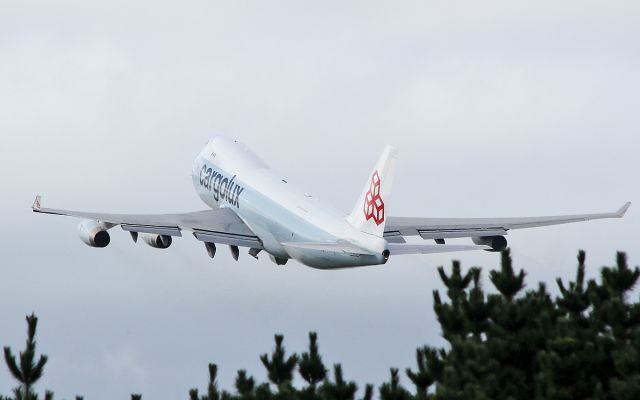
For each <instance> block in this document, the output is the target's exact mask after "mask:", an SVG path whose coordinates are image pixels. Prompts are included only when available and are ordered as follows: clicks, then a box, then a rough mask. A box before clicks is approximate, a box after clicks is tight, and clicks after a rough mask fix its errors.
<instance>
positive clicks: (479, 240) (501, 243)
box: [471, 236, 507, 251]
mask: <svg viewBox="0 0 640 400" xmlns="http://www.w3.org/2000/svg"><path fill="white" fill-rule="evenodd" d="M471 240H473V243H475V244H478V245H483V246H489V247H491V250H487V251H502V250H504V249H506V248H507V239H506V238H505V237H504V236H480V237H474V238H471Z"/></svg>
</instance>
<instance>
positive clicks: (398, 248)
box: [389, 243, 491, 256]
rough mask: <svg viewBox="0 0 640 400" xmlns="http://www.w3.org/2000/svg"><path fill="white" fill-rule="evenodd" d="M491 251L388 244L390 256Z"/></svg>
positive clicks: (447, 246) (469, 246)
mask: <svg viewBox="0 0 640 400" xmlns="http://www.w3.org/2000/svg"><path fill="white" fill-rule="evenodd" d="M469 250H491V247H489V246H471V245H457V244H395V243H389V252H390V253H391V256H394V255H401V254H433V253H449V252H453V251H469Z"/></svg>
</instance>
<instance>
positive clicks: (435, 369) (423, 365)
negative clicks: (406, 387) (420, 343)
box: [406, 346, 444, 400]
mask: <svg viewBox="0 0 640 400" xmlns="http://www.w3.org/2000/svg"><path fill="white" fill-rule="evenodd" d="M443 356H444V351H438V350H436V349H434V348H430V347H427V346H425V347H423V348H418V349H417V350H416V363H417V364H418V370H417V371H416V372H413V371H412V370H411V369H409V368H407V369H406V373H407V376H408V377H409V379H410V380H411V382H413V384H414V385H415V387H416V398H417V399H418V400H426V399H429V398H430V397H431V396H429V394H428V393H429V388H430V387H431V385H433V384H434V383H436V382H441V381H442V373H443V369H444V360H443V358H442V357H443Z"/></svg>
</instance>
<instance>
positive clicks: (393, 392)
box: [380, 368, 411, 400]
mask: <svg viewBox="0 0 640 400" xmlns="http://www.w3.org/2000/svg"><path fill="white" fill-rule="evenodd" d="M410 398H411V394H410V393H409V392H408V391H407V390H406V389H405V388H403V387H402V385H401V384H400V376H399V374H398V369H397V368H391V377H390V379H389V382H386V383H383V384H382V386H380V400H409V399H410Z"/></svg>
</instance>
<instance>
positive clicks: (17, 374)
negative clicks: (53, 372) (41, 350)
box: [4, 314, 53, 400]
mask: <svg viewBox="0 0 640 400" xmlns="http://www.w3.org/2000/svg"><path fill="white" fill-rule="evenodd" d="M26 320H27V343H26V348H25V350H24V351H23V352H20V354H19V357H18V358H19V362H18V361H17V360H16V357H15V356H14V355H13V353H12V352H11V348H10V347H5V348H4V359H5V362H6V363H7V367H8V368H9V371H10V372H11V375H12V376H13V377H14V378H15V379H16V380H17V381H18V382H20V386H19V387H17V388H16V389H15V390H14V395H15V398H16V400H37V398H38V396H37V395H36V394H35V393H34V392H33V390H32V388H33V386H34V385H35V383H36V382H37V381H38V380H39V379H40V378H41V377H42V374H43V373H44V366H45V365H46V364H47V360H48V359H47V356H46V355H41V356H40V358H39V359H38V361H37V362H36V340H35V336H36V328H37V326H38V318H37V317H36V316H35V315H34V314H31V315H29V316H27V317H26ZM51 398H53V393H51V392H47V393H46V394H45V399H51Z"/></svg>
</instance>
